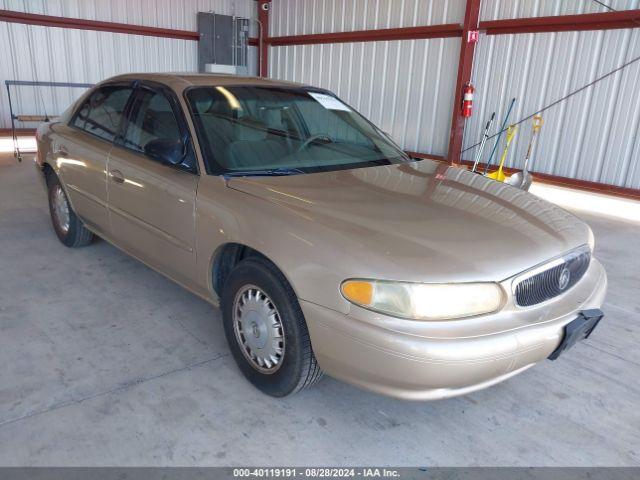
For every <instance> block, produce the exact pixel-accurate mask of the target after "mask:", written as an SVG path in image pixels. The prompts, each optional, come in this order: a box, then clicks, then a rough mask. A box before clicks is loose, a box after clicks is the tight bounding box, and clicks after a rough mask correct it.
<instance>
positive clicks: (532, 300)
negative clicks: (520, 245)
mask: <svg viewBox="0 0 640 480" xmlns="http://www.w3.org/2000/svg"><path fill="white" fill-rule="evenodd" d="M590 261H591V250H590V249H589V248H588V247H583V248H579V249H577V250H574V251H572V252H569V253H568V254H566V255H564V256H563V257H561V258H559V259H557V260H555V261H552V262H550V263H549V264H548V268H544V266H543V269H542V271H540V269H534V270H533V271H532V273H531V275H530V276H527V274H526V273H525V274H524V275H521V276H520V277H518V278H517V279H516V281H517V282H518V283H516V287H515V290H514V293H515V301H516V304H517V305H519V306H520V307H530V306H532V305H537V304H538V303H542V302H545V301H547V300H549V299H551V298H554V297H557V296H558V295H560V294H561V293H564V292H566V291H567V290H569V289H570V288H571V287H573V286H574V285H575V284H576V283H577V282H578V281H579V280H580V279H581V278H582V276H583V275H584V273H585V272H586V271H587V268H589V262H590ZM523 277H524V278H523Z"/></svg>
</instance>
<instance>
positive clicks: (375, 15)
mask: <svg viewBox="0 0 640 480" xmlns="http://www.w3.org/2000/svg"><path fill="white" fill-rule="evenodd" d="M465 1H466V0H273V4H272V5H273V6H272V10H273V15H272V20H271V26H270V33H271V35H272V36H285V35H302V34H312V33H329V32H346V31H354V30H374V29H382V28H398V27H412V26H416V25H418V26H424V25H438V24H444V23H462V20H463V19H464V8H465Z"/></svg>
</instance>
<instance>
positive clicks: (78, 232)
mask: <svg viewBox="0 0 640 480" xmlns="http://www.w3.org/2000/svg"><path fill="white" fill-rule="evenodd" d="M47 185H48V191H49V213H50V214H51V223H52V224H53V229H54V230H55V232H56V235H57V236H58V238H59V239H60V241H61V242H62V243H63V244H64V245H66V246H67V247H82V246H85V245H89V244H90V243H91V240H92V239H93V234H92V233H91V231H89V230H88V229H87V228H85V226H84V225H83V224H82V221H81V220H80V218H78V216H77V215H76V214H75V212H74V211H73V209H72V208H71V204H70V203H69V199H68V198H67V194H66V193H65V191H64V189H63V188H62V185H60V180H58V177H57V176H56V175H55V174H53V173H51V174H49V176H48V178H47Z"/></svg>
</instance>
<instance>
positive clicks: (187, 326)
mask: <svg viewBox="0 0 640 480" xmlns="http://www.w3.org/2000/svg"><path fill="white" fill-rule="evenodd" d="M4 163H5V165H3V166H0V465H246V464H251V465H282V464H285V465H307V464H314V465H343V464H344V465H349V464H350V465H370V464H376V465H424V466H458V465H499V466H505V465H534V466H552V465H584V466H594V465H599V466H602V465H609V466H623V465H627V466H629V465H636V466H637V465H640V408H639V407H640V385H639V383H638V379H639V378H640V348H638V344H639V343H640V325H639V323H638V316H639V315H640V306H639V304H640V300H639V297H640V273H639V272H640V255H638V252H637V248H638V242H639V240H640V224H634V223H629V222H627V223H624V222H622V221H615V220H611V219H607V218H604V217H587V218H586V219H587V220H588V221H589V223H590V224H591V225H592V226H593V228H594V230H595V233H596V238H597V255H598V257H599V258H600V259H601V260H602V261H603V262H604V264H605V266H606V268H607V271H608V273H609V279H610V293H609V296H608V302H607V304H606V305H605V308H604V310H605V311H606V313H607V317H606V319H605V320H604V322H603V323H602V324H601V326H600V328H599V329H598V330H597V332H596V333H595V334H594V336H593V338H592V339H590V340H588V341H585V342H583V343H582V344H580V345H578V346H577V347H576V348H574V349H573V350H571V351H570V352H568V353H567V354H566V355H565V356H564V357H563V358H561V359H560V360H559V361H557V362H544V363H542V364H540V365H538V366H537V367H536V368H533V369H531V370H529V371H527V372H525V373H523V374H522V375H520V376H518V377H516V378H514V379H511V380H509V381H507V382H506V383H503V384H501V385H498V386H496V387H493V388H490V389H488V390H485V391H482V392H478V393H475V394H472V395H469V396H466V397H463V398H457V399H451V400H445V401H439V402H435V403H407V402H403V401H397V400H393V399H388V398H385V397H381V396H378V395H374V394H370V393H367V392H363V391H360V390H358V389H356V388H354V387H351V386H348V385H345V384H342V383H340V382H337V381H334V380H332V379H329V378H326V379H324V380H323V381H322V382H320V383H319V384H318V385H317V386H316V387H315V388H314V389H312V390H309V391H306V392H304V393H302V394H300V395H297V396H295V397H293V398H289V399H284V400H276V399H272V398H269V397H266V396H264V395H262V394H261V393H259V392H258V391H257V390H255V389H254V388H253V387H251V385H249V384H248V383H247V382H246V381H245V380H244V379H243V377H242V376H241V375H240V373H239V371H238V369H237V368H236V366H235V364H234V363H233V360H232V358H231V357H230V356H229V350H228V348H227V345H226V343H225V339H224V336H223V332H222V327H221V323H220V314H219V312H218V310H217V309H216V308H214V307H212V306H210V305H209V304H207V303H206V302H204V301H202V300H201V299H199V298H196V297H195V296H193V295H191V294H189V293H188V292H186V291H185V290H183V289H181V288H180V287H178V286H176V285H174V284H173V283H171V282H170V281H169V280H166V279H165V278H164V277H162V276H161V275H159V274H157V273H155V272H153V271H151V270H150V269H148V268H146V267H145V266H143V265H142V264H140V263H138V262H137V261H135V260H132V259H131V258H129V257H127V256H126V255H124V254H122V253H120V252H119V251H118V250H116V249H115V248H114V247H112V246H111V245H108V244H107V243H105V242H103V241H98V242H96V243H94V244H93V245H91V246H90V247H87V248H82V249H76V250H70V249H67V248H65V247H63V246H62V245H61V244H60V243H59V242H58V241H57V239H56V237H55V235H54V233H53V230H52V229H51V226H50V222H49V216H48V211H47V207H46V198H45V195H44V191H43V189H42V188H41V186H40V184H39V181H38V179H37V177H36V172H35V170H34V168H33V166H32V162H31V161H29V160H26V161H25V162H24V163H23V164H20V165H17V164H14V163H13V161H6V162H4ZM582 216H585V215H582Z"/></svg>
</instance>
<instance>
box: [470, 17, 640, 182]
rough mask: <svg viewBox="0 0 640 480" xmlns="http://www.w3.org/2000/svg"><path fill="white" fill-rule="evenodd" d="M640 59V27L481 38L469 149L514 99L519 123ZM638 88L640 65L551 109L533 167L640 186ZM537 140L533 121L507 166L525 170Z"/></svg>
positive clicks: (514, 146) (522, 132) (472, 153)
mask: <svg viewBox="0 0 640 480" xmlns="http://www.w3.org/2000/svg"><path fill="white" fill-rule="evenodd" d="M638 56H640V29H633V30H631V29H629V30H605V31H586V32H559V33H537V34H519V35H500V36H482V37H481V39H480V42H479V43H478V46H477V49H476V57H475V61H474V73H473V79H474V84H475V85H476V89H477V94H476V98H475V114H474V116H473V117H472V118H471V119H470V121H468V122H467V125H466V128H465V137H464V145H465V148H466V147H468V146H470V145H473V144H474V143H476V142H477V141H478V140H479V139H480V137H481V135H482V133H481V132H482V129H483V128H484V123H485V122H486V120H487V119H488V117H489V115H490V114H491V112H493V111H496V112H497V118H498V119H500V121H501V119H502V117H503V116H504V114H505V111H506V108H507V104H508V102H509V99H511V98H512V97H516V98H517V101H516V104H515V107H514V111H513V112H512V116H511V119H510V120H511V121H515V120H516V119H519V118H523V117H525V116H527V115H528V114H530V113H533V112H535V111H537V110H538V109H540V108H542V107H543V106H545V105H548V104H550V103H552V102H554V101H555V100H557V99H560V98H562V97H563V96H565V95H566V94H568V93H569V92H571V91H574V90H576V89H578V88H580V87H581V86H583V85H586V84H588V83H589V82H591V81H592V80H593V79H595V78H596V77H599V76H601V75H603V74H605V73H607V72H609V71H611V70H613V69H615V68H616V67H618V66H620V65H622V64H623V63H625V62H627V61H629V60H631V59H632V58H635V57H638ZM639 89H640V62H636V63H635V64H634V65H632V66H630V67H628V68H626V69H625V70H623V71H620V72H618V73H616V74H614V75H612V76H610V77H609V78H607V79H605V80H603V81H602V82H600V83H598V84H596V85H595V86H593V87H591V88H589V89H587V90H584V91H583V92H581V93H578V94H577V95H575V96H573V97H572V98H570V99H569V100H567V101H565V102H563V103H561V104H559V105H558V106H556V107H553V108H551V109H550V110H548V111H546V112H545V113H544V114H543V118H544V126H543V127H542V130H541V133H540V136H539V139H538V144H537V148H536V151H535V152H534V158H533V164H532V165H531V168H532V169H533V170H535V171H538V172H542V173H548V174H552V175H558V176H562V177H569V178H576V179H580V180H587V181H592V182H599V183H605V184H611V185H618V186H623V187H629V188H640V165H639V164H640V136H639V135H638V128H639V126H640V96H639V95H638V93H637V92H638V91H639ZM498 123H499V122H496V125H494V129H495V128H497V124H498ZM530 136H531V123H530V122H527V123H526V124H523V125H521V126H520V129H519V131H518V133H517V136H516V137H515V139H514V142H513V143H512V145H511V148H510V152H509V157H508V161H507V163H506V165H507V166H510V167H515V168H520V167H521V165H522V161H523V159H524V156H525V152H526V148H527V145H528V142H529V139H530ZM491 145H492V143H489V147H490V146H491ZM487 150H489V148H487ZM487 150H485V153H486V151H487ZM475 153H476V151H475V149H471V150H468V151H466V152H465V153H463V158H465V159H469V160H471V159H473V158H474V157H475ZM485 158H486V155H485ZM494 161H495V160H494Z"/></svg>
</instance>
